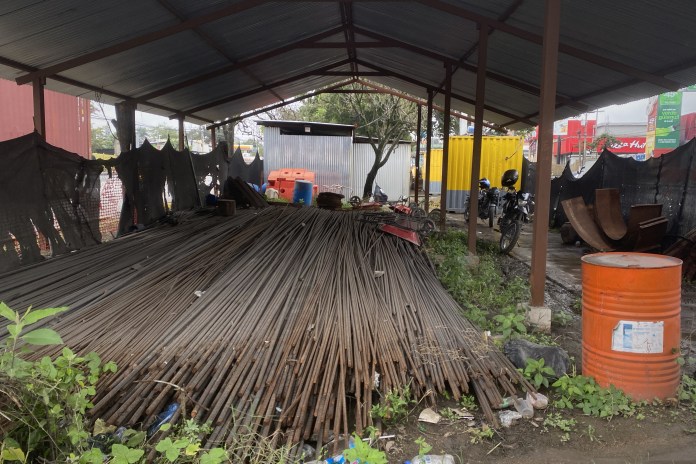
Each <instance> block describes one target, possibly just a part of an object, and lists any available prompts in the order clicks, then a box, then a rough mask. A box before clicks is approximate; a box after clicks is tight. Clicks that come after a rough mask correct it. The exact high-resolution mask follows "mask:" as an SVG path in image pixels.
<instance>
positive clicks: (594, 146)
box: [587, 132, 621, 153]
mask: <svg viewBox="0 0 696 464" xmlns="http://www.w3.org/2000/svg"><path fill="white" fill-rule="evenodd" d="M618 143H621V142H620V141H619V139H617V138H616V137H614V136H613V135H611V134H607V133H606V132H605V133H603V134H600V135H598V136H597V137H595V139H594V140H593V141H592V142H590V143H588V144H587V148H589V149H590V150H593V151H596V152H597V153H601V152H603V151H604V149H605V148H611V146H612V145H614V144H618Z"/></svg>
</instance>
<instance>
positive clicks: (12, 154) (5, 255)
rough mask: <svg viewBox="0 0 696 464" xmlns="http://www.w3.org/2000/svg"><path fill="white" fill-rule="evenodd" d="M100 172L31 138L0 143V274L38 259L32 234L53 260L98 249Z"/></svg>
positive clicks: (34, 135)
mask: <svg viewBox="0 0 696 464" xmlns="http://www.w3.org/2000/svg"><path fill="white" fill-rule="evenodd" d="M101 171H102V165H101V164H100V163H99V162H96V161H89V160H86V159H85V158H82V157H81V156H79V155H77V154H74V153H69V152H67V151H64V150H61V149H60V148H57V147H54V146H52V145H49V144H48V143H46V142H45V141H44V140H43V139H42V138H41V136H39V135H38V133H36V132H34V133H31V134H28V135H25V136H22V137H18V138H16V139H12V140H8V141H5V142H0V270H9V269H12V268H13V267H16V266H18V265H19V264H20V262H21V263H24V264H27V263H33V262H37V261H39V260H41V259H42V256H41V249H40V247H39V243H38V242H37V232H38V233H40V234H41V235H42V236H43V237H44V238H45V239H46V240H47V242H48V243H49V244H50V247H51V249H52V250H53V253H54V254H58V253H64V252H66V251H70V250H77V249H80V248H83V247H85V246H89V245H94V244H96V243H99V242H100V241H101V235H100V233H99V174H100V173H101ZM13 238H14V240H13ZM15 240H16V243H17V244H18V247H15ZM18 251H19V252H18Z"/></svg>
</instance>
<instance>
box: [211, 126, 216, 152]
mask: <svg viewBox="0 0 696 464" xmlns="http://www.w3.org/2000/svg"><path fill="white" fill-rule="evenodd" d="M210 147H211V148H212V149H213V150H215V147H217V140H215V128H214V127H211V128H210Z"/></svg>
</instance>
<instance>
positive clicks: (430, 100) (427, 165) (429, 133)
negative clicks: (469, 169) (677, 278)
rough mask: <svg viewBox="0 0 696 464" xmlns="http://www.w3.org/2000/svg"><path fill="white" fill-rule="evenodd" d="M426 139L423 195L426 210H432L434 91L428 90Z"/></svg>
mask: <svg viewBox="0 0 696 464" xmlns="http://www.w3.org/2000/svg"><path fill="white" fill-rule="evenodd" d="M425 127H426V132H427V135H426V139H425V179H423V183H424V184H425V185H424V189H423V195H424V198H423V199H424V200H425V211H426V212H430V147H431V145H432V139H433V91H432V90H428V121H427V125H426V126H425Z"/></svg>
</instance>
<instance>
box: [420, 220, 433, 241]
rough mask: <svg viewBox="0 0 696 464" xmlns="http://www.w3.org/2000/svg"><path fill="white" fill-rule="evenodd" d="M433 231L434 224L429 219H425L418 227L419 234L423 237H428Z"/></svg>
mask: <svg viewBox="0 0 696 464" xmlns="http://www.w3.org/2000/svg"><path fill="white" fill-rule="evenodd" d="M434 230H435V223H434V222H433V221H432V220H431V219H425V220H424V221H423V224H421V227H420V231H419V232H420V234H421V235H422V236H423V237H429V236H430V234H432V233H433V231H434Z"/></svg>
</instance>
